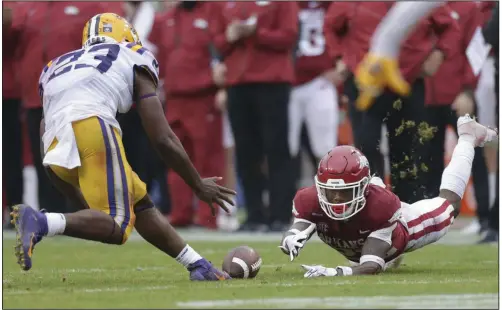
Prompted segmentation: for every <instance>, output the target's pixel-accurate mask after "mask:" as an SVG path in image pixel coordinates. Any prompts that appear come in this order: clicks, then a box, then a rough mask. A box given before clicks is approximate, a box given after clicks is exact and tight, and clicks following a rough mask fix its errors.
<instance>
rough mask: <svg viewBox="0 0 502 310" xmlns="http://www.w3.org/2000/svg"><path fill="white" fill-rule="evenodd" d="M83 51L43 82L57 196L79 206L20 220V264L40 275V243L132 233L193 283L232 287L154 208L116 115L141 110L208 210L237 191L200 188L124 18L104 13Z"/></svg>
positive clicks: (51, 68)
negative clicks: (35, 257) (36, 260)
mask: <svg viewBox="0 0 502 310" xmlns="http://www.w3.org/2000/svg"><path fill="white" fill-rule="evenodd" d="M82 44H83V47H82V49H79V50H76V51H72V52H69V53H67V54H64V55H62V56H60V57H58V58H56V59H54V60H52V61H51V62H49V64H47V66H46V67H45V68H44V69H43V72H42V74H41V76H40V83H39V90H40V95H41V97H42V100H43V108H44V119H42V122H41V124H40V131H41V132H40V133H41V134H43V138H42V141H43V143H42V144H43V145H42V146H41V147H42V149H41V152H42V158H43V163H44V166H46V168H47V172H48V173H49V176H50V177H51V180H53V182H54V184H55V186H56V187H58V188H59V189H60V190H61V191H62V192H63V193H65V194H66V195H67V196H69V197H70V198H71V199H72V200H73V201H75V202H76V203H78V204H79V205H80V206H81V209H82V210H80V211H78V212H75V213H70V214H61V213H45V212H44V211H36V210H34V209H32V208H31V207H29V206H27V205H18V206H16V207H15V208H14V211H13V214H12V215H13V218H14V220H13V222H14V224H15V226H16V231H17V239H16V240H17V241H16V250H15V252H16V256H17V258H18V263H19V265H20V266H21V268H22V269H24V270H29V269H30V268H31V267H32V254H33V248H34V246H35V245H36V244H38V243H39V242H40V241H41V240H42V238H44V237H50V236H54V235H66V236H70V237H76V238H81V239H86V240H92V241H100V242H103V243H108V244H123V243H125V242H126V241H127V239H128V237H129V235H130V233H131V232H132V230H133V228H136V230H137V231H138V233H139V234H140V235H141V236H142V237H143V238H144V239H145V240H147V241H148V242H149V243H151V244H153V245H154V246H155V247H157V248H158V249H160V250H161V251H163V252H165V253H166V254H168V255H169V256H171V257H173V258H175V259H176V261H178V262H179V263H180V264H182V265H184V266H185V267H186V268H187V269H188V270H189V271H190V279H191V280H201V281H205V280H225V279H229V278H230V277H229V276H228V274H226V273H224V272H221V271H219V270H217V269H216V268H214V267H213V266H212V265H211V263H209V262H208V261H207V260H206V259H204V258H202V257H201V256H200V255H199V254H198V253H197V252H196V251H195V250H193V249H192V248H191V247H190V246H189V245H188V244H186V243H185V241H183V240H182V239H181V237H180V236H179V235H178V234H177V233H176V231H175V230H174V229H173V228H172V227H171V225H170V224H169V223H168V222H167V220H166V219H165V217H164V216H162V215H161V214H160V212H159V211H157V209H156V208H155V206H154V205H153V203H152V201H151V200H150V198H149V196H148V194H147V191H146V186H145V183H143V182H142V181H141V180H140V179H139V178H138V176H137V175H136V173H134V171H132V169H131V167H130V165H129V163H128V162H127V159H126V157H125V153H124V148H123V146H122V138H121V130H120V126H119V124H118V122H117V121H116V120H115V115H116V113H117V112H120V113H125V112H127V111H128V110H129V109H130V107H131V105H132V103H133V101H134V102H136V103H137V105H138V107H137V109H138V112H139V114H140V116H141V119H142V123H143V126H144V128H145V131H146V132H147V134H148V136H149V138H150V140H151V142H152V143H153V145H154V147H155V148H156V149H157V151H158V152H159V154H160V155H161V156H162V158H163V159H164V161H165V162H166V163H167V164H168V165H169V167H171V168H172V169H174V170H175V171H176V172H177V173H178V174H179V175H180V176H181V177H182V178H183V179H184V180H185V182H186V183H187V184H188V185H189V186H190V187H191V188H192V189H193V190H194V192H195V194H196V195H197V196H198V197H199V199H201V200H202V201H205V202H206V203H208V204H209V206H210V207H211V208H212V209H213V211H214V207H213V204H217V205H219V206H221V207H222V208H223V209H224V210H226V207H225V204H224V201H226V202H228V203H230V204H232V199H230V197H229V196H228V195H231V194H235V192H234V191H232V190H230V189H227V188H225V187H222V186H219V185H217V184H216V181H218V180H220V179H221V178H219V177H211V178H206V179H204V178H201V177H200V176H199V174H198V173H197V171H196V170H195V168H194V167H193V165H192V163H191V162H190V159H189V158H188V156H187V154H186V153H185V150H184V149H183V147H182V145H181V143H180V141H179V140H178V138H177V137H176V136H175V135H174V133H173V131H172V130H171V128H170V127H169V125H168V123H167V120H166V119H165V117H164V111H163V109H162V105H161V103H160V101H159V99H158V98H157V94H156V89H157V84H158V63H157V60H156V59H155V57H154V56H153V55H152V53H150V52H149V51H148V50H146V49H145V48H144V47H143V46H142V45H141V42H140V40H139V39H138V35H137V33H136V31H135V30H134V28H133V27H132V26H131V25H130V24H129V23H128V22H127V21H126V20H125V19H124V18H122V17H120V16H118V15H116V14H112V13H103V14H98V15H96V16H94V17H93V18H91V19H90V20H89V21H88V22H87V24H86V25H85V27H84V31H83V39H82Z"/></svg>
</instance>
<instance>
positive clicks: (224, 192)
mask: <svg viewBox="0 0 502 310" xmlns="http://www.w3.org/2000/svg"><path fill="white" fill-rule="evenodd" d="M222 179H223V178H222V177H211V178H204V179H202V185H201V186H200V188H199V189H197V190H196V191H195V195H197V197H198V198H199V199H200V200H202V201H204V202H205V203H207V204H208V205H209V207H211V213H212V214H213V216H214V215H215V214H216V209H215V207H214V205H213V204H217V205H219V206H220V207H221V208H222V209H223V210H225V212H227V213H230V210H228V208H227V207H226V206H225V203H224V201H226V202H228V203H229V204H230V205H232V206H233V205H234V201H233V199H231V198H230V197H229V196H230V195H235V194H236V192H235V191H234V190H231V189H229V188H226V187H224V186H221V185H218V184H216V182H217V181H220V180H222Z"/></svg>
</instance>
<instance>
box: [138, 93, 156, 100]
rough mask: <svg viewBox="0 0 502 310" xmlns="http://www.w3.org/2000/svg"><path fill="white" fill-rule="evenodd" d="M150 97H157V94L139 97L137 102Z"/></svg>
mask: <svg viewBox="0 0 502 310" xmlns="http://www.w3.org/2000/svg"><path fill="white" fill-rule="evenodd" d="M150 97H157V93H149V94H146V95H143V96H141V97H139V100H143V99H147V98H150Z"/></svg>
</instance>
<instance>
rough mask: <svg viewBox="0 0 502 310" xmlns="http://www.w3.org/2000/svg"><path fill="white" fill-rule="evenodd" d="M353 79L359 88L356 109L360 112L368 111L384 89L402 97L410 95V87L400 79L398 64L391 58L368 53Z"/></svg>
mask: <svg viewBox="0 0 502 310" xmlns="http://www.w3.org/2000/svg"><path fill="white" fill-rule="evenodd" d="M355 78H356V84H357V87H358V88H359V97H358V98H357V100H356V107H357V109H358V110H361V111H366V110H368V109H369V108H370V107H371V105H372V104H373V101H374V100H375V98H376V97H378V96H379V95H380V94H381V93H382V92H383V91H384V89H385V88H386V87H388V88H390V89H391V90H392V91H394V92H396V93H397V94H399V95H402V96H407V95H408V94H409V93H410V85H409V84H408V83H407V82H406V81H405V80H404V78H403V77H402V75H401V72H400V70H399V65H398V62H397V60H396V59H393V58H389V57H383V56H377V55H373V54H371V53H368V54H367V55H366V56H365V57H364V59H363V61H362V62H361V63H360V64H359V66H358V67H357V69H356V77H355Z"/></svg>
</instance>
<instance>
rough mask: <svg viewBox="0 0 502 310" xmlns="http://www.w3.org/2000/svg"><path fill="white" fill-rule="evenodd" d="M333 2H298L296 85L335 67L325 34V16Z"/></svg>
mask: <svg viewBox="0 0 502 310" xmlns="http://www.w3.org/2000/svg"><path fill="white" fill-rule="evenodd" d="M330 4H331V2H325V1H298V6H299V8H300V11H299V13H298V20H299V22H300V38H299V42H298V49H297V51H296V57H297V58H296V63H295V74H296V78H295V83H294V84H295V85H300V84H304V83H307V82H309V81H311V80H313V79H314V78H316V77H318V76H319V75H321V74H322V73H323V72H325V71H326V70H329V69H330V68H332V67H333V66H334V64H333V61H332V59H331V57H330V56H329V53H328V49H327V46H326V39H325V37H324V33H323V26H324V15H325V14H326V12H327V10H328V7H329V6H330Z"/></svg>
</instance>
